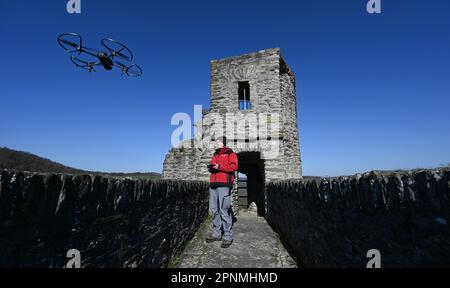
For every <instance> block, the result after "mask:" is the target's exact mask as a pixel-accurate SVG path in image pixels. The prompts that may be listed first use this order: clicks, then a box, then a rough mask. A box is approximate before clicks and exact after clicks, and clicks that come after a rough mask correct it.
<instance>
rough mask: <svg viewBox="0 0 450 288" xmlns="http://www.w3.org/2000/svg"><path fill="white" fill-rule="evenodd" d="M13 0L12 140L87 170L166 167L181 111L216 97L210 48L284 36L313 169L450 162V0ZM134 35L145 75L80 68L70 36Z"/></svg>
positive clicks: (7, 97)
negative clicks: (77, 9) (378, 7)
mask: <svg viewBox="0 0 450 288" xmlns="http://www.w3.org/2000/svg"><path fill="white" fill-rule="evenodd" d="M66 2H67V1H65V0H60V1H43V0H42V1H13V0H4V1H1V2H0V35H1V38H0V39H1V40H0V44H1V46H0V52H1V53H0V55H1V56H2V57H1V63H2V69H0V88H1V89H0V111H1V112H0V146H7V147H10V148H12V149H18V150H25V151H29V152H31V153H34V154H37V155H40V156H44V157H47V158H50V159H52V160H54V161H57V162H60V163H63V164H65V165H68V166H73V167H77V168H81V169H87V170H101V171H123V172H132V171H155V172H161V169H162V163H163V160H164V156H165V154H166V153H167V151H168V150H169V149H170V146H171V144H170V136H171V133H172V131H173V130H174V129H175V128H176V127H175V126H171V124H170V119H171V117H172V115H173V114H174V113H176V112H186V113H189V114H193V105H194V104H201V105H203V106H205V108H207V107H208V106H209V80H210V79H209V72H210V71H209V68H210V67H209V61H210V60H211V59H217V58H223V57H227V56H234V55H239V54H243V53H248V52H253V51H258V50H261V49H265V48H271V47H280V48H281V51H282V54H283V57H284V58H285V60H286V62H287V63H288V64H289V65H290V66H291V68H292V69H293V70H294V71H295V73H296V76H297V101H298V107H297V109H298V115H299V127H300V137H301V140H300V142H301V146H302V148H301V153H302V161H303V171H304V175H344V174H353V173H356V172H364V171H370V170H373V169H396V168H404V169H406V168H417V167H435V166H439V165H442V164H448V163H450V148H449V147H450V125H449V124H450V113H449V107H450V81H449V80H450V17H449V16H450V1H448V0H427V1H425V0H421V1H419V0H409V1H406V0H382V14H381V15H370V14H368V13H367V12H366V10H365V6H366V3H367V0H342V1H336V0H308V1H303V0H296V1H284V0H279V1H266V0H258V1H243V0H241V1H236V0H227V1H143V0H142V1H138V0H127V1H124V0H120V1H119V0H95V1H94V0H82V13H81V14H80V15H69V14H68V13H67V12H66V9H65V6H66ZM63 32H77V33H80V34H81V35H83V39H84V42H85V44H86V45H88V46H91V47H97V46H98V41H99V40H100V39H101V38H103V37H111V38H115V39H118V40H120V41H122V42H124V43H126V44H127V45H128V46H129V47H130V48H131V49H132V50H133V52H134V56H135V62H136V63H137V64H139V65H141V67H143V69H144V75H143V77H141V78H125V77H121V76H120V73H119V72H118V71H110V72H108V71H101V70H100V71H99V72H98V73H95V74H94V73H87V72H85V71H82V70H77V69H76V68H75V67H73V65H71V63H70V62H69V60H68V56H67V54H66V53H65V52H64V51H63V50H62V49H61V48H60V47H59V46H58V44H57V43H56V38H57V36H58V35H59V34H61V33H63Z"/></svg>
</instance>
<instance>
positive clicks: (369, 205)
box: [266, 169, 450, 268]
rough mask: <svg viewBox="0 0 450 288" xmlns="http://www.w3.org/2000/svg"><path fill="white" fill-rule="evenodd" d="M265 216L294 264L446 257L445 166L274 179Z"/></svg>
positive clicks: (419, 261)
mask: <svg viewBox="0 0 450 288" xmlns="http://www.w3.org/2000/svg"><path fill="white" fill-rule="evenodd" d="M266 193H267V214H266V219H267V221H268V222H269V223H270V225H271V226H272V228H274V230H276V231H277V232H278V233H279V234H280V237H281V240H282V242H283V243H284V244H285V246H286V247H288V248H289V249H288V250H289V252H290V254H291V255H292V256H293V257H296V258H297V262H298V265H299V267H359V268H364V267H366V264H367V263H368V262H369V260H370V258H368V257H367V252H368V251H369V250H370V249H378V250H379V252H380V254H381V267H437V266H442V267H448V266H449V265H450V226H449V223H448V221H450V214H449V213H450V171H449V170H448V169H447V170H427V171H418V172H416V171H403V172H391V173H387V172H385V173H379V172H372V173H365V174H363V175H355V176H351V177H335V178H323V179H322V178H313V179H311V178H309V179H304V180H294V181H275V182H272V183H269V184H268V185H267V187H266Z"/></svg>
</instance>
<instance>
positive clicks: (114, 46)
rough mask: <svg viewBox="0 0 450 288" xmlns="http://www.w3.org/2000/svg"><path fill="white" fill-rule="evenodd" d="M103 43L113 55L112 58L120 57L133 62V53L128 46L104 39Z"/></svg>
mask: <svg viewBox="0 0 450 288" xmlns="http://www.w3.org/2000/svg"><path fill="white" fill-rule="evenodd" d="M101 43H102V45H103V46H104V47H105V48H106V49H107V50H108V52H109V53H110V54H111V55H110V57H111V58H114V57H119V58H121V59H123V60H125V61H128V62H131V61H133V53H132V52H131V50H130V49H129V48H128V47H127V46H125V45H123V44H122V43H120V42H118V41H116V40H113V39H109V38H104V39H102V41H101Z"/></svg>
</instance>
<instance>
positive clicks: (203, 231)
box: [176, 213, 297, 268]
mask: <svg viewBox="0 0 450 288" xmlns="http://www.w3.org/2000/svg"><path fill="white" fill-rule="evenodd" d="M209 232H210V222H209V221H206V223H204V224H203V225H202V227H201V228H200V229H199V231H198V232H197V235H196V236H195V237H194V238H193V239H192V240H191V242H190V243H189V244H188V245H187V246H186V249H185V250H184V251H183V252H182V254H181V255H180V258H179V259H178V261H177V265H176V266H177V267H179V268H277V267H283V268H284V267H286V268H294V267H297V266H296V263H295V261H294V260H293V259H292V258H291V257H290V255H289V254H288V253H287V251H286V249H285V248H284V247H283V245H282V244H281V242H280V240H279V238H278V235H277V234H276V233H275V232H274V231H273V230H272V228H271V227H270V226H269V224H267V222H266V220H265V219H264V218H262V217H257V216H254V215H251V214H248V213H240V215H239V216H238V220H237V222H236V223H234V225H233V234H234V241H233V244H232V245H231V246H230V247H229V248H226V249H224V248H221V247H220V242H219V241H217V242H213V243H206V241H205V239H206V236H207V234H208V233H209Z"/></svg>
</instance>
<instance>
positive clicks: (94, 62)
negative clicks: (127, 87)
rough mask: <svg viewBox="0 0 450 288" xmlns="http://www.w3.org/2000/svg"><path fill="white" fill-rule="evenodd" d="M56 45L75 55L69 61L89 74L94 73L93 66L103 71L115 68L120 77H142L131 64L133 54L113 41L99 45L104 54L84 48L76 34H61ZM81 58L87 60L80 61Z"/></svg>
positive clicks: (140, 72)
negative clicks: (118, 71)
mask: <svg viewBox="0 0 450 288" xmlns="http://www.w3.org/2000/svg"><path fill="white" fill-rule="evenodd" d="M58 43H59V45H60V46H61V47H62V48H64V50H66V51H67V52H68V53H69V54H74V53H77V54H78V55H77V57H76V56H74V55H71V56H70V60H71V61H72V63H74V64H75V66H77V67H79V68H82V69H86V70H88V71H89V72H92V71H94V72H96V70H95V66H99V65H101V66H103V68H105V70H111V69H113V67H117V68H119V69H120V70H121V71H122V75H128V76H133V77H137V76H141V75H142V69H141V67H139V66H138V65H137V64H133V63H132V60H133V53H131V50H130V49H128V47H126V46H125V45H123V44H122V43H120V42H118V41H115V40H113V39H107V38H104V39H102V41H101V44H102V46H103V47H104V48H105V49H106V52H105V51H97V50H95V49H92V48H87V47H84V46H83V40H82V38H81V35H79V34H76V33H64V34H61V35H60V36H59V37H58ZM81 56H83V58H86V57H87V58H89V59H80V58H81ZM116 58H119V59H121V60H125V61H126V62H128V64H127V65H126V64H124V63H122V62H119V61H118V60H117V59H116Z"/></svg>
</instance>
